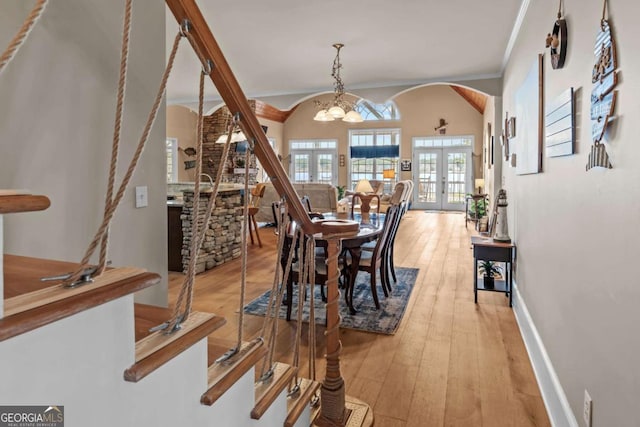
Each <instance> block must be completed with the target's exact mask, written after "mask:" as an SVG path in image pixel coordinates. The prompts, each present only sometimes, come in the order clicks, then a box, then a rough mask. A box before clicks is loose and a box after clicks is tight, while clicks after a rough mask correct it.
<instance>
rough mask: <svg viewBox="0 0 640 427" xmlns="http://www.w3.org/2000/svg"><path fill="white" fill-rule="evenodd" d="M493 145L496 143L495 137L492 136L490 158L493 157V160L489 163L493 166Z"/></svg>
mask: <svg viewBox="0 0 640 427" xmlns="http://www.w3.org/2000/svg"><path fill="white" fill-rule="evenodd" d="M493 143H494V141H493V135H491V145H490V147H491V156H490V157H491V160H490V161H489V164H490V165H491V166H493V150H494V147H493Z"/></svg>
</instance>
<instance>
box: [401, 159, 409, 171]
mask: <svg viewBox="0 0 640 427" xmlns="http://www.w3.org/2000/svg"><path fill="white" fill-rule="evenodd" d="M400 170H401V171H402V172H411V160H409V159H402V160H401V161H400Z"/></svg>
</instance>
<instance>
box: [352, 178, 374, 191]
mask: <svg viewBox="0 0 640 427" xmlns="http://www.w3.org/2000/svg"><path fill="white" fill-rule="evenodd" d="M354 191H355V192H356V193H373V187H372V186H371V183H370V182H369V180H368V179H361V180H360V181H358V184H357V185H356V188H355V190H354Z"/></svg>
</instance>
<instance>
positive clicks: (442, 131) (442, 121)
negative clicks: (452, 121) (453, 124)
mask: <svg viewBox="0 0 640 427" xmlns="http://www.w3.org/2000/svg"><path fill="white" fill-rule="evenodd" d="M448 124H449V123H447V121H446V120H445V119H440V122H439V123H438V126H436V127H435V128H434V129H433V130H437V131H438V132H439V133H440V135H444V134H446V133H447V125H448Z"/></svg>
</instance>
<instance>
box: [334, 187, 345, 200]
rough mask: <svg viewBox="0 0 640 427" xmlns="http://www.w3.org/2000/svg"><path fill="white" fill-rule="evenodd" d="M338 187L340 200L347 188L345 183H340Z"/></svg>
mask: <svg viewBox="0 0 640 427" xmlns="http://www.w3.org/2000/svg"><path fill="white" fill-rule="evenodd" d="M336 189H337V190H338V200H341V199H342V198H343V197H344V190H345V189H346V188H345V186H344V185H338V186H337V187H336Z"/></svg>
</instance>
